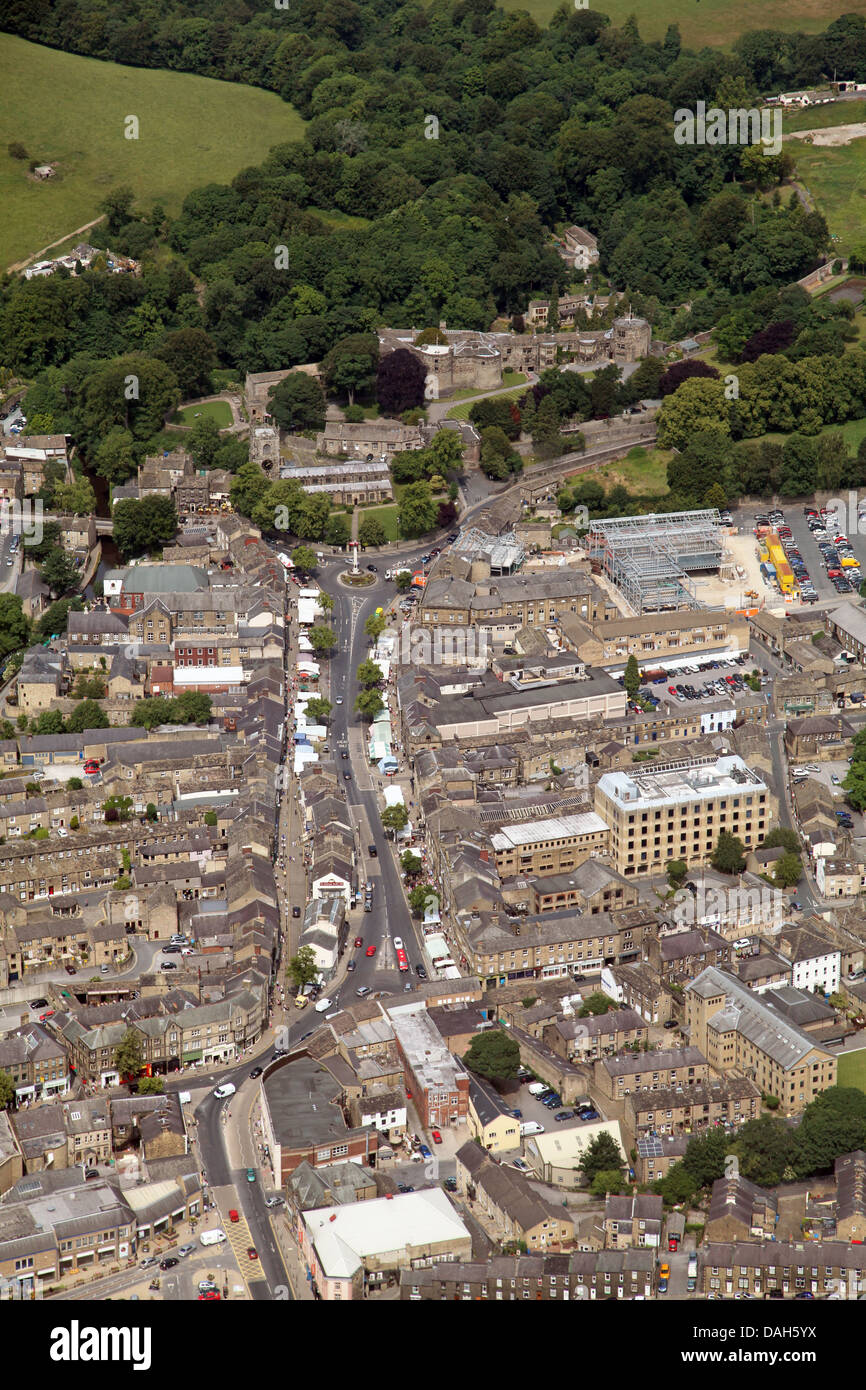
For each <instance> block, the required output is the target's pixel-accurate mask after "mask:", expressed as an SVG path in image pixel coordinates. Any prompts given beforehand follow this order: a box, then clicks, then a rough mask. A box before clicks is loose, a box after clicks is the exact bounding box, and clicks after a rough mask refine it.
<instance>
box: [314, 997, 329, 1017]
mask: <svg viewBox="0 0 866 1390" xmlns="http://www.w3.org/2000/svg"><path fill="white" fill-rule="evenodd" d="M330 1008H331V1001H330V999H320V1000H319V1002H318V1003H317V1004H316V1006H315V1009H316V1013H317V1014H323V1013H325V1011H326V1010H327V1009H330Z"/></svg>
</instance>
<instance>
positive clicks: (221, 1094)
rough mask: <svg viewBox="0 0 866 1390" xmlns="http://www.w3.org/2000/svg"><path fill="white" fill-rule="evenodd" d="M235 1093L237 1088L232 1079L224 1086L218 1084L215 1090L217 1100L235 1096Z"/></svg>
mask: <svg viewBox="0 0 866 1390" xmlns="http://www.w3.org/2000/svg"><path fill="white" fill-rule="evenodd" d="M234 1093H235V1088H234V1086H233V1085H232V1083H231V1082H230V1081H227V1082H226V1084H225V1085H224V1086H217V1087H216V1089H215V1090H214V1095H215V1096H216V1098H217V1100H225V1099H226V1097H227V1096H233V1095H234Z"/></svg>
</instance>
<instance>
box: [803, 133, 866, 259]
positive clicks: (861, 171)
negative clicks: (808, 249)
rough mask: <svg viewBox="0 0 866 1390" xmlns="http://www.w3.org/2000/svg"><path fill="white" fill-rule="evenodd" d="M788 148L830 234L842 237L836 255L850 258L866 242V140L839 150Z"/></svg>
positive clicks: (855, 141)
mask: <svg viewBox="0 0 866 1390" xmlns="http://www.w3.org/2000/svg"><path fill="white" fill-rule="evenodd" d="M794 146H796V148H794ZM785 148H786V149H787V150H790V151H791V152H792V153H793V155H794V158H795V159H796V161H797V174H798V177H799V178H800V179H801V180H802V182H803V183H804V184H806V186H807V188H808V189H809V192H810V193H811V194H812V196H813V197H814V199H815V202H816V204H817V206H818V210H819V212H823V214H824V216H825V217H826V219H827V225H828V226H829V228H830V231H831V232H834V233H835V234H836V235H837V236H838V237H839V240H838V241H837V242H834V246H833V254H834V255H840V256H843V255H846V254H847V253H848V252H849V251H850V250H851V248H852V246H855V245H857V244H858V243H859V242H862V240H863V197H864V193H866V139H864V140H854V141H853V142H852V143H851V144H850V145H839V146H837V147H835V148H832V147H829V146H826V145H823V146H814V145H805V144H803V142H802V141H801V140H797V141H792V142H791V143H790V144H789V145H786V146H785Z"/></svg>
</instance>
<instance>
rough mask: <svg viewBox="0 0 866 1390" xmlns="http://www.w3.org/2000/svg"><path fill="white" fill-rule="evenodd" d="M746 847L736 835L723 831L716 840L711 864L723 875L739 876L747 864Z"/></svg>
mask: <svg viewBox="0 0 866 1390" xmlns="http://www.w3.org/2000/svg"><path fill="white" fill-rule="evenodd" d="M745 856H746V847H745V845H744V844H743V842H742V840H740V839H739V838H738V837H737V836H736V835H732V834H731V833H730V831H728V830H722V831H721V832H720V834H719V838H718V839H717V840H716V847H715V849H714V850H713V853H712V858H711V861H710V862H711V863H712V866H713V868H714V869H718V871H719V873H721V874H739V873H742V870H743V868H744V866H745V862H746V858H745Z"/></svg>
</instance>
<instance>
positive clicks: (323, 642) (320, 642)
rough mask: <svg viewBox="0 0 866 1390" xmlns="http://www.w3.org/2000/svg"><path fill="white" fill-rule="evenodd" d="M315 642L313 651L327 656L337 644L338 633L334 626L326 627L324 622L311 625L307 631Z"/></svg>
mask: <svg viewBox="0 0 866 1390" xmlns="http://www.w3.org/2000/svg"><path fill="white" fill-rule="evenodd" d="M307 636H308V637H309V639H310V641H311V642H312V644H313V651H314V652H315V653H316V655H317V656H327V655H328V653H329V652H332V651H333V650H334V648H335V647H336V645H337V634H336V632H335V631H334V629H333V628H332V627H325V626H324V624H322V623H317V624H316V625H315V627H311V628H310V630H309V632H308V633H307Z"/></svg>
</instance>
